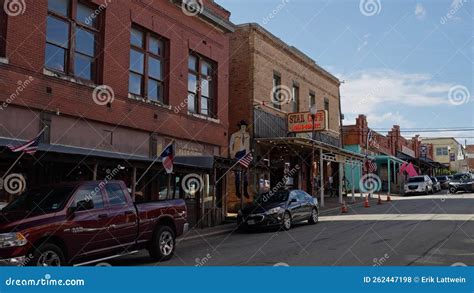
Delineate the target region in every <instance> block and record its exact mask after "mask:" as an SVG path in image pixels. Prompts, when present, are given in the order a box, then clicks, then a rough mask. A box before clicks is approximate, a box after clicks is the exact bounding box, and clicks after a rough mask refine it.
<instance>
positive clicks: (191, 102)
mask: <svg viewBox="0 0 474 293" xmlns="http://www.w3.org/2000/svg"><path fill="white" fill-rule="evenodd" d="M188 111H189V112H191V113H196V98H195V95H194V94H191V93H189V94H188Z"/></svg>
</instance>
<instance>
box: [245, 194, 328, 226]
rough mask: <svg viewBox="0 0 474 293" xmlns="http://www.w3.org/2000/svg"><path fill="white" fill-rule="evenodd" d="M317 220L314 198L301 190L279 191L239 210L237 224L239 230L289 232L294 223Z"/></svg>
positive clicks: (265, 195) (257, 199)
mask: <svg viewBox="0 0 474 293" xmlns="http://www.w3.org/2000/svg"><path fill="white" fill-rule="evenodd" d="M318 219H319V207H318V200H317V199H316V198H313V197H312V196H311V195H309V194H307V193H306V192H304V191H302V190H281V191H276V192H272V191H270V192H268V193H264V194H262V195H260V196H259V197H258V198H256V199H255V201H254V203H253V204H251V205H248V206H246V207H245V208H244V209H243V210H240V211H239V214H238V217H237V224H238V225H239V228H240V229H241V230H245V229H248V228H257V227H272V226H273V227H275V226H277V227H278V226H279V227H281V228H282V229H284V230H289V229H290V228H291V226H292V225H293V224H294V223H299V222H304V221H308V223H309V224H316V223H317V222H318Z"/></svg>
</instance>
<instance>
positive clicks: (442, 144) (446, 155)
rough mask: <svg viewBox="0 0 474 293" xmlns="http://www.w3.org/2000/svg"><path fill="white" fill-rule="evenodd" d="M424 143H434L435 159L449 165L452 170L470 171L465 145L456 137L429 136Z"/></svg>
mask: <svg viewBox="0 0 474 293" xmlns="http://www.w3.org/2000/svg"><path fill="white" fill-rule="evenodd" d="M423 143H429V144H432V145H433V147H434V160H435V161H436V162H439V163H441V164H443V165H445V166H446V167H448V168H449V170H450V171H451V172H468V171H469V167H468V160H467V159H466V153H465V149H464V146H463V145H462V144H461V143H459V142H458V141H457V140H456V139H455V138H452V137H451V138H449V137H441V138H429V139H423Z"/></svg>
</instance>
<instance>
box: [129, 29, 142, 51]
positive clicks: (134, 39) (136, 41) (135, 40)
mask: <svg viewBox="0 0 474 293" xmlns="http://www.w3.org/2000/svg"><path fill="white" fill-rule="evenodd" d="M130 43H131V44H132V45H134V46H136V47H140V48H143V33H142V32H141V31H139V30H136V29H133V28H132V33H131V36H130Z"/></svg>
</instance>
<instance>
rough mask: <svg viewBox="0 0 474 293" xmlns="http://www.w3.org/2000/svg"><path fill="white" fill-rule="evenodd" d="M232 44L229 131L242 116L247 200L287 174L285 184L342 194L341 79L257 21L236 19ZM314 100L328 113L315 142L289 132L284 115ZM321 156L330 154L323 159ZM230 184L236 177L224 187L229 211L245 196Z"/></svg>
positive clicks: (306, 107)
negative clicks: (251, 163)
mask: <svg viewBox="0 0 474 293" xmlns="http://www.w3.org/2000/svg"><path fill="white" fill-rule="evenodd" d="M230 51H231V60H230V79H229V86H230V92H229V123H230V132H231V133H234V132H235V131H237V130H238V123H239V121H241V120H245V121H247V122H248V124H249V132H250V135H251V138H252V139H251V150H253V151H254V152H255V156H256V162H257V163H256V164H257V165H256V168H254V169H252V172H250V174H247V176H248V179H249V186H250V187H249V190H250V192H249V193H250V196H249V197H248V199H246V200H250V199H251V197H253V196H255V195H256V194H259V193H262V192H265V191H267V190H268V189H270V188H273V187H274V186H275V185H276V184H278V183H279V182H281V181H282V178H284V175H287V174H288V173H291V175H292V176H289V177H290V178H289V179H288V180H286V179H285V181H287V182H284V184H287V185H291V186H292V187H294V188H299V189H303V190H305V191H307V192H308V193H310V194H311V193H312V194H313V195H316V194H319V195H320V196H321V199H323V197H322V195H323V194H325V193H326V196H328V195H336V194H337V193H338V192H337V190H338V189H339V194H341V193H342V184H339V182H340V183H342V179H343V175H342V174H343V172H340V171H341V170H342V169H339V167H342V164H343V162H342V161H344V162H345V160H346V159H349V157H351V158H352V154H349V153H348V152H345V151H344V150H342V149H341V148H340V147H341V146H342V141H341V136H340V130H341V110H340V109H341V105H340V91H339V87H340V81H339V80H338V79H337V78H336V77H335V76H333V75H332V74H330V73H329V72H327V71H326V70H324V69H323V68H322V67H320V66H319V65H317V64H316V62H315V61H314V60H312V59H311V58H310V57H308V56H307V55H305V54H303V53H302V52H301V51H299V50H298V49H296V48H294V47H292V46H289V45H288V44H286V43H284V42H283V41H282V40H281V39H279V38H277V37H276V36H274V35H273V34H271V33H270V32H268V31H267V30H266V29H264V28H263V27H261V26H259V25H258V24H253V23H250V24H241V25H238V26H237V28H236V31H235V32H234V33H232V34H231V37H230ZM313 105H314V106H315V107H316V109H317V110H326V111H327V112H326V113H327V114H328V120H327V121H328V127H327V129H326V131H321V132H318V133H316V135H315V140H314V141H313V140H311V133H299V134H295V133H291V132H290V131H289V129H288V122H287V116H288V114H289V113H295V112H310V108H311V107H312V106H313ZM306 115H309V114H306ZM309 125H310V126H311V125H312V123H311V121H309ZM313 143H314V144H313ZM313 148H314V150H315V157H314V161H313V151H312V150H313ZM356 157H357V156H356ZM323 158H324V160H326V159H328V160H329V161H328V162H327V163H323V161H324V160H323ZM336 158H337V159H336ZM357 158H358V157H357ZM312 162H313V164H312ZM314 162H317V163H314ZM339 165H341V166H339ZM311 166H313V168H311ZM296 169H297V172H295V170H296ZM312 170H314V171H312ZM291 171H293V172H291ZM318 175H319V176H318ZM311 178H313V179H314V180H315V181H313V180H312V179H311ZM312 184H314V186H313V185H312ZM324 186H326V188H323V187H324ZM339 186H340V187H341V188H339ZM318 187H319V188H318ZM236 191H237V184H236V186H231V188H230V190H229V193H228V198H227V202H228V211H230V212H236V210H237V209H238V206H239V204H243V203H242V202H243V201H245V200H242V201H241V200H240V197H239V196H235V194H236Z"/></svg>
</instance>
